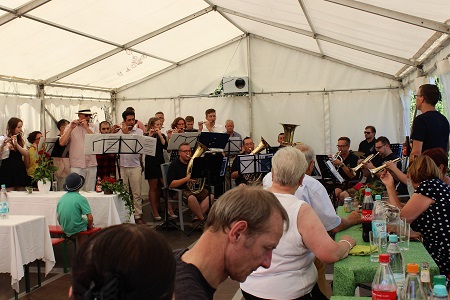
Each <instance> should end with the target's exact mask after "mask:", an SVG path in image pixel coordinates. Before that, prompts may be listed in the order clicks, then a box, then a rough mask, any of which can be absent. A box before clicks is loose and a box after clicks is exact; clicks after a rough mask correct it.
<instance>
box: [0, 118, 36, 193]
mask: <svg viewBox="0 0 450 300" xmlns="http://www.w3.org/2000/svg"><path fill="white" fill-rule="evenodd" d="M22 126H23V121H22V120H21V119H19V118H15V117H12V118H11V119H9V121H8V123H7V125H6V136H5V137H3V139H2V143H1V145H0V153H1V159H2V162H1V166H0V184H5V185H6V189H7V190H8V191H13V190H17V191H24V190H25V187H26V186H27V185H28V184H29V182H28V176H27V168H28V166H29V165H30V155H29V153H28V151H27V150H26V149H25V148H24V146H25V141H24V140H23V137H22V135H23V131H22ZM8 152H9V154H8Z"/></svg>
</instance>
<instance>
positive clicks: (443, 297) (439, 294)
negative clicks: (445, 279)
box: [430, 284, 448, 300]
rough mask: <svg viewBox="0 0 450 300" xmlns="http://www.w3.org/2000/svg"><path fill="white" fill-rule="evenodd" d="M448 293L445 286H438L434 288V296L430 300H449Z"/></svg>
mask: <svg viewBox="0 0 450 300" xmlns="http://www.w3.org/2000/svg"><path fill="white" fill-rule="evenodd" d="M447 299H448V293H447V288H446V287H445V285H441V284H437V285H435V286H434V288H433V295H432V296H431V298H430V300H447Z"/></svg>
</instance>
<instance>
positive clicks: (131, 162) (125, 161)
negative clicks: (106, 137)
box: [117, 126, 144, 168]
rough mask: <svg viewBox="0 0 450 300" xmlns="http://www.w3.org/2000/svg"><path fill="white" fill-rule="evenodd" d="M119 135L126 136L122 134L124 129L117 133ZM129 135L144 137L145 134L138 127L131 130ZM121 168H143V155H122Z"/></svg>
mask: <svg viewBox="0 0 450 300" xmlns="http://www.w3.org/2000/svg"><path fill="white" fill-rule="evenodd" d="M117 134H125V133H123V132H122V129H121V130H119V131H118V132H117ZM128 134H130V135H133V134H134V135H143V134H144V132H143V131H142V129H140V128H137V127H136V126H134V127H133V129H131V130H130V131H129V132H128ZM120 166H121V167H125V168H133V167H140V166H141V154H139V153H135V154H134V153H133V154H120Z"/></svg>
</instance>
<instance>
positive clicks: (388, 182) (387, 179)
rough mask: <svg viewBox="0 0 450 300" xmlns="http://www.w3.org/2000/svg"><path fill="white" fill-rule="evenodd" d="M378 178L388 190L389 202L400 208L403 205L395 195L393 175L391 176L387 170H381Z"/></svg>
mask: <svg viewBox="0 0 450 300" xmlns="http://www.w3.org/2000/svg"><path fill="white" fill-rule="evenodd" d="M380 179H381V181H382V182H383V183H384V185H385V186H386V189H387V191H388V195H389V203H391V204H392V205H394V206H396V207H398V208H400V209H401V208H402V207H403V203H402V202H401V201H400V199H398V197H397V191H396V190H395V185H394V177H392V175H391V173H389V172H383V173H382V174H381V176H380Z"/></svg>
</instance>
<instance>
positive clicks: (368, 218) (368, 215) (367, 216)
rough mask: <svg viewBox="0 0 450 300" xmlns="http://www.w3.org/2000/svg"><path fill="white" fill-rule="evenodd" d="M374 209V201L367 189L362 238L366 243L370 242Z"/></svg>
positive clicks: (363, 209)
mask: <svg viewBox="0 0 450 300" xmlns="http://www.w3.org/2000/svg"><path fill="white" fill-rule="evenodd" d="M372 209H373V199H372V194H371V193H370V188H366V190H365V192H364V201H363V204H362V228H363V232H362V238H363V240H364V242H366V243H368V242H369V232H370V231H371V230H372Z"/></svg>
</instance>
